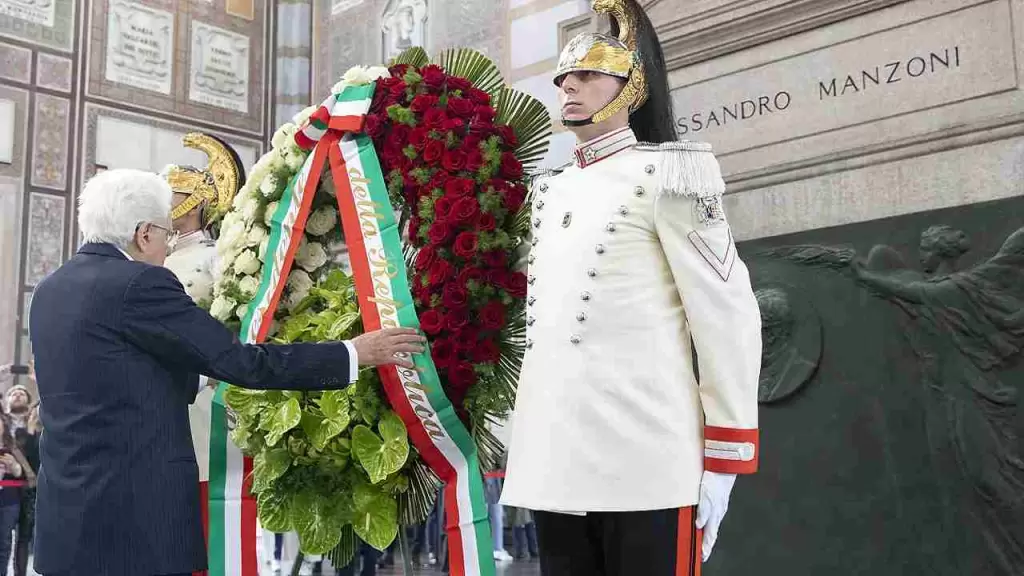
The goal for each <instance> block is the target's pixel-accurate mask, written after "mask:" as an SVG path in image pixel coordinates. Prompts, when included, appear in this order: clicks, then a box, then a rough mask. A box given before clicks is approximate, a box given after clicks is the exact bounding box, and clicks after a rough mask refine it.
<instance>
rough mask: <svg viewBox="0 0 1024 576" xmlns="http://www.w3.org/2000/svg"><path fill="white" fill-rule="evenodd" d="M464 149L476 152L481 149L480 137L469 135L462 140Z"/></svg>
mask: <svg viewBox="0 0 1024 576" xmlns="http://www.w3.org/2000/svg"><path fill="white" fill-rule="evenodd" d="M462 148H464V149H465V150H474V149H479V148H480V137H479V136H476V135H474V134H469V135H467V136H466V137H465V138H463V139H462Z"/></svg>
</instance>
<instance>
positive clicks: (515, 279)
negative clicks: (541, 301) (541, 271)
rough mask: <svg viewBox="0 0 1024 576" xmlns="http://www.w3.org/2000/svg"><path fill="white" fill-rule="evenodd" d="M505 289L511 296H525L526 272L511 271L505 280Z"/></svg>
mask: <svg viewBox="0 0 1024 576" xmlns="http://www.w3.org/2000/svg"><path fill="white" fill-rule="evenodd" d="M505 290H507V291H508V293H509V294H510V295H511V296H512V297H513V298H526V274H523V273H522V272H513V273H512V274H511V275H509V277H508V281H507V282H505Z"/></svg>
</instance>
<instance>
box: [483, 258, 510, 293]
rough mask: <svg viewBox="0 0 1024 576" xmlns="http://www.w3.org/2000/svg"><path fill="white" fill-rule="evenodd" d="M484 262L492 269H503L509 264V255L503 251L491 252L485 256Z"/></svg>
mask: <svg viewBox="0 0 1024 576" xmlns="http://www.w3.org/2000/svg"><path fill="white" fill-rule="evenodd" d="M484 262H485V263H486V264H487V265H488V266H490V267H491V268H501V267H504V266H505V265H506V264H507V263H508V255H507V254H505V252H503V251H501V250H491V251H490V252H487V253H485V254H484ZM498 284H499V285H500V284H501V282H498Z"/></svg>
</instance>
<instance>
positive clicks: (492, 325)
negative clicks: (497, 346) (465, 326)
mask: <svg viewBox="0 0 1024 576" xmlns="http://www.w3.org/2000/svg"><path fill="white" fill-rule="evenodd" d="M479 316H480V325H481V326H483V327H484V328H485V329H487V330H500V329H501V327H502V326H504V325H505V305H504V304H502V303H501V302H499V301H498V300H492V301H490V302H488V303H487V305H486V306H484V307H483V308H481V309H480V314H479Z"/></svg>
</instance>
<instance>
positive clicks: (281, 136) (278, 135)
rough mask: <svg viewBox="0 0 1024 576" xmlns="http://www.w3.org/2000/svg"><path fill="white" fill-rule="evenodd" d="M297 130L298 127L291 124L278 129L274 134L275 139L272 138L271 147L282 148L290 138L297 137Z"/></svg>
mask: <svg viewBox="0 0 1024 576" xmlns="http://www.w3.org/2000/svg"><path fill="white" fill-rule="evenodd" d="M296 129H297V127H296V125H295V124H292V123H290V122H288V123H286V124H284V125H283V126H281V127H280V128H278V129H277V132H274V135H273V137H271V138H270V145H271V146H273V147H274V148H281V147H282V146H284V145H285V144H286V143H287V142H288V139H289V138H292V137H294V136H295V131H296Z"/></svg>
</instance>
